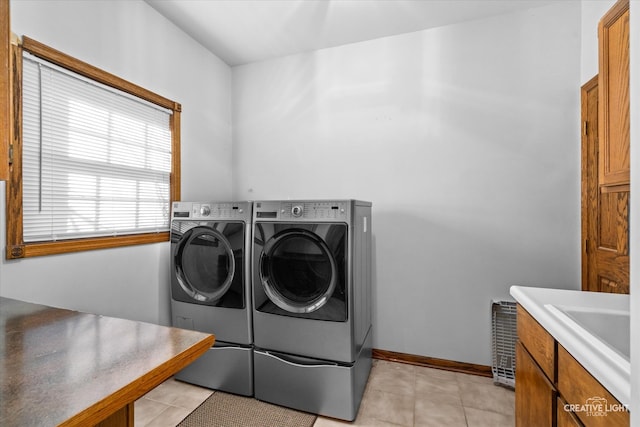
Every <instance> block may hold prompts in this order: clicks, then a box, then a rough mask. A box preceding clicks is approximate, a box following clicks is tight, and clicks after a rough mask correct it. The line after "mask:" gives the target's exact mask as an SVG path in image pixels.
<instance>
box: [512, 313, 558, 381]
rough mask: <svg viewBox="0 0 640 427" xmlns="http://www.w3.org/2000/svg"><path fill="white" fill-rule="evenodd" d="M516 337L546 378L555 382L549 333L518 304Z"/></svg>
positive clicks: (552, 344) (553, 348) (552, 346)
mask: <svg viewBox="0 0 640 427" xmlns="http://www.w3.org/2000/svg"><path fill="white" fill-rule="evenodd" d="M517 319H518V320H517V322H518V339H519V340H520V342H521V343H522V344H523V345H524V346H525V347H526V348H527V350H528V351H529V353H530V354H531V356H533V358H534V359H535V361H536V363H538V365H539V366H540V368H542V370H543V371H544V373H545V375H546V376H547V378H549V379H550V380H551V382H554V383H555V369H554V368H555V355H556V350H555V345H556V342H555V340H554V339H553V337H552V336H551V335H549V333H548V332H547V331H546V330H545V329H544V328H543V327H542V326H540V324H539V323H538V322H537V321H536V320H535V319H534V318H533V317H531V315H530V314H529V313H528V312H527V310H525V309H524V308H522V306H521V305H520V304H518V314H517Z"/></svg>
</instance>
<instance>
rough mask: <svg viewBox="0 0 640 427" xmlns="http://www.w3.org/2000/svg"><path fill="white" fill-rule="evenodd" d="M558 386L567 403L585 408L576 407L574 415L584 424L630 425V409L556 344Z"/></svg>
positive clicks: (589, 426)
mask: <svg viewBox="0 0 640 427" xmlns="http://www.w3.org/2000/svg"><path fill="white" fill-rule="evenodd" d="M516 382H517V380H516ZM558 390H560V393H561V394H562V398H563V400H564V401H566V402H567V403H568V404H570V405H576V406H577V407H580V408H584V410H581V411H578V410H576V414H575V415H576V416H577V417H578V418H579V419H580V421H581V422H582V424H584V425H585V426H586V427H628V426H629V425H630V424H629V412H627V411H625V410H622V405H621V404H620V402H618V400H617V399H616V398H615V397H614V396H612V395H611V393H609V391H608V390H607V389H606V388H604V386H603V385H602V384H600V383H599V382H598V380H596V379H595V378H594V377H593V376H591V374H590V373H589V372H588V371H587V370H586V369H585V368H584V367H583V366H582V365H581V364H580V363H579V362H578V361H577V360H575V359H574V358H573V356H571V355H570V354H569V352H568V351H567V350H565V349H564V347H562V346H561V345H558ZM516 404H517V403H516ZM590 405H596V406H590ZM589 408H595V409H592V410H593V411H594V412H589Z"/></svg>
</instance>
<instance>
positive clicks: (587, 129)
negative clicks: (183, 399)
mask: <svg viewBox="0 0 640 427" xmlns="http://www.w3.org/2000/svg"><path fill="white" fill-rule="evenodd" d="M598 34H599V52H598V54H599V62H600V64H599V74H598V76H596V77H594V78H593V79H591V80H590V81H589V82H587V83H586V84H585V85H584V86H583V87H582V91H581V98H582V103H581V104H582V106H581V110H582V114H581V118H582V207H581V209H582V237H583V239H582V241H583V248H582V289H583V290H586V291H598V292H614V293H627V294H628V293H629V194H630V192H629V190H630V181H629V170H630V163H629V149H630V144H629V141H630V137H629V135H630V133H629V1H628V0H620V1H618V2H617V3H616V4H615V5H614V6H613V7H612V8H611V10H609V11H608V12H607V14H606V15H605V16H604V17H603V18H602V20H601V21H600V24H599V28H598Z"/></svg>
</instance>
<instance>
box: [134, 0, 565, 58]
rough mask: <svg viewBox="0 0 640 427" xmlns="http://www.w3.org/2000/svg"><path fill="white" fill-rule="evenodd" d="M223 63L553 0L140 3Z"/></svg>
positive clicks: (188, 0) (192, 0)
mask: <svg viewBox="0 0 640 427" xmlns="http://www.w3.org/2000/svg"><path fill="white" fill-rule="evenodd" d="M145 1H146V2H147V3H148V4H149V5H151V6H152V7H153V8H154V9H156V10H157V11H158V12H160V13H161V14H162V15H164V16H165V17H166V18H167V19H169V20H170V21H172V22H173V23H174V24H176V25H177V26H178V27H180V28H181V29H182V30H183V31H185V32H186V33H187V34H189V35H190V36H191V37H193V38H194V39H195V40H197V41H198V42H200V43H201V44H202V45H203V46H205V47H206V48H207V49H208V50H210V51H211V52H213V53H214V54H215V55H216V56H218V57H219V58H221V59H222V60H223V61H225V62H226V63H227V64H229V65H230V66H235V65H241V64H246V63H250V62H256V61H261V60H264V59H269V58H274V57H279V56H285V55H290V54H294V53H300V52H305V51H311V50H316V49H322V48H325V47H333V46H339V45H343V44H348V43H354V42H360V41H364V40H371V39H375V38H379V37H386V36H391V35H396V34H402V33H408V32H413V31H419V30H424V29H427V28H433V27H439V26H443V25H448V24H453V23H457V22H462V21H469V20H473V19H479V18H485V17H489V16H493V15H499V14H503V13H508V12H513V11H517V10H522V9H529V8H534V7H539V6H544V5H547V4H550V3H553V2H554V1H557V0H536V1H533V0H145Z"/></svg>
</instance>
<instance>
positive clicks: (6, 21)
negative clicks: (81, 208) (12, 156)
mask: <svg viewBox="0 0 640 427" xmlns="http://www.w3.org/2000/svg"><path fill="white" fill-rule="evenodd" d="M10 57H11V24H10V15H9V0H0V181H6V180H7V179H9V144H10V142H11V136H10V134H9V128H10V127H11V119H10V117H11V114H10V112H9V111H10V109H11V72H10V67H9V64H10Z"/></svg>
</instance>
